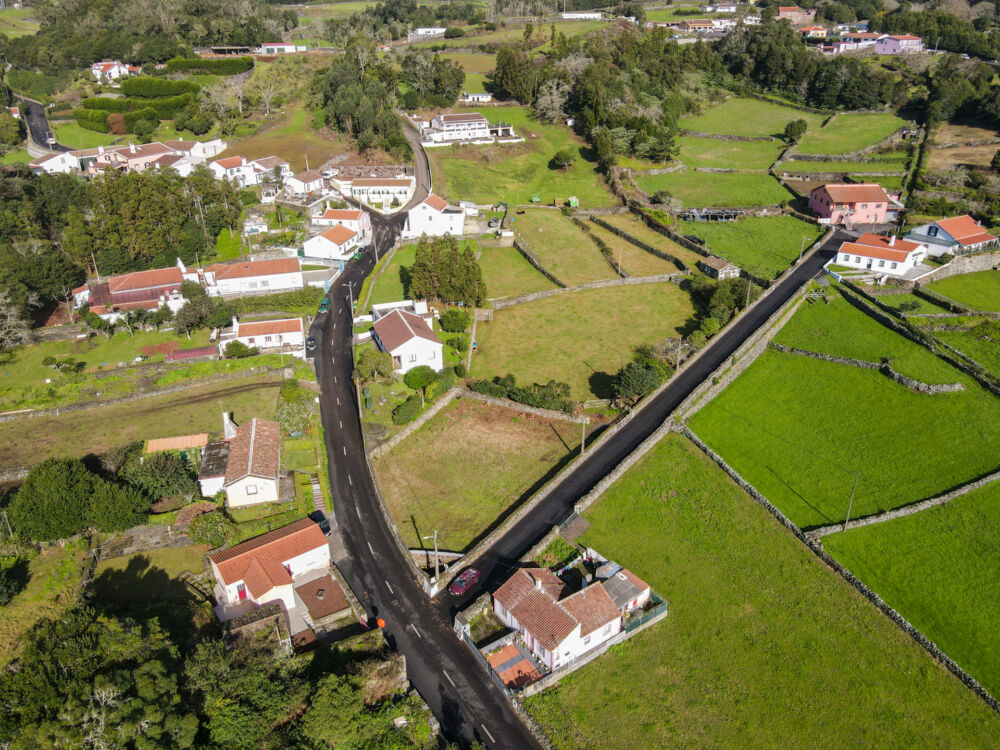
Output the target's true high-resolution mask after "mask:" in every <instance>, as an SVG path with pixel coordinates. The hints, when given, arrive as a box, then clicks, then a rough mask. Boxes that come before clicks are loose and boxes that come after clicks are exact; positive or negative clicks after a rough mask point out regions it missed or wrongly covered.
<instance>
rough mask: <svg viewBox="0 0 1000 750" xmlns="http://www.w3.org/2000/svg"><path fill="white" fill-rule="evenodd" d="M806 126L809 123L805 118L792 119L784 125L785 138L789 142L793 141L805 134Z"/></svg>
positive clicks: (807, 126)
mask: <svg viewBox="0 0 1000 750" xmlns="http://www.w3.org/2000/svg"><path fill="white" fill-rule="evenodd" d="M808 128H809V123H807V122H806V121H805V120H792V121H791V122H789V123H788V124H787V125H785V134H784V135H785V140H786V141H788V142H789V143H795V142H796V141H797V140H799V138H801V137H802V136H803V135H805V133H806V130H807V129H808Z"/></svg>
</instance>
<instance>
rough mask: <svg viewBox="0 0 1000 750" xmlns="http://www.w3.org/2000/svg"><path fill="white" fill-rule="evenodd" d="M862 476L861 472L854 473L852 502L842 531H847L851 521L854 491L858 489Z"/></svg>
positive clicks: (848, 505)
mask: <svg viewBox="0 0 1000 750" xmlns="http://www.w3.org/2000/svg"><path fill="white" fill-rule="evenodd" d="M859 476H861V472H860V471H856V472H854V486H853V487H851V500H850V502H849V503H847V517H846V518H845V519H844V528H843V529H842V531H847V522H848V521H850V520H851V508H852V507H853V506H854V490H856V489H857V488H858V477H859Z"/></svg>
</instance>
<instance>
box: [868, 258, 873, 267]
mask: <svg viewBox="0 0 1000 750" xmlns="http://www.w3.org/2000/svg"><path fill="white" fill-rule="evenodd" d="M871 267H872V259H871V258H869V259H868V268H871Z"/></svg>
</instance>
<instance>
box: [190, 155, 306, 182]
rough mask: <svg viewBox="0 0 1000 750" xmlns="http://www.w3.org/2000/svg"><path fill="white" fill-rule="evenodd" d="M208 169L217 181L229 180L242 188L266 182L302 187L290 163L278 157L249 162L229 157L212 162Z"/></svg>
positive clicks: (266, 157)
mask: <svg viewBox="0 0 1000 750" xmlns="http://www.w3.org/2000/svg"><path fill="white" fill-rule="evenodd" d="M208 168H209V170H210V171H211V172H212V176H214V177H215V179H217V180H228V181H229V182H232V183H233V184H234V185H236V186H237V187H241V188H244V187H252V186H254V185H262V184H264V183H265V182H276V183H282V182H284V183H293V184H295V185H296V187H299V186H301V182H298V183H296V182H295V181H296V180H297V179H298V175H293V174H292V169H291V166H289V164H288V162H287V161H285V160H284V159H280V158H278V157H277V156H265V157H262V158H260V159H253V160H251V161H247V159H246V158H245V157H243V156H227V157H226V158H224V159H216V160H215V161H213V162H210V163H209V165H208Z"/></svg>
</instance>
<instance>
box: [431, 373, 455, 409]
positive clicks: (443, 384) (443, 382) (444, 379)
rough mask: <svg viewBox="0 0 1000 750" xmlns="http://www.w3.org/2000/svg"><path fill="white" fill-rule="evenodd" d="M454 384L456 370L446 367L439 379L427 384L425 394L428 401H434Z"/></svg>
mask: <svg viewBox="0 0 1000 750" xmlns="http://www.w3.org/2000/svg"><path fill="white" fill-rule="evenodd" d="M453 385H455V371H454V370H453V369H452V368H450V367H446V368H444V369H443V370H442V371H441V373H440V374H439V375H438V377H437V380H435V381H434V382H433V383H431V384H430V385H428V386H427V389H426V391H425V396H426V398H427V400H428V401H433V400H434V399H436V398H438V397H439V396H442V395H444V394H445V393H447V392H448V391H449V390H451V387H452V386H453Z"/></svg>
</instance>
